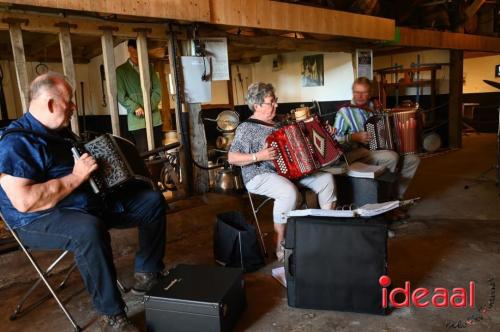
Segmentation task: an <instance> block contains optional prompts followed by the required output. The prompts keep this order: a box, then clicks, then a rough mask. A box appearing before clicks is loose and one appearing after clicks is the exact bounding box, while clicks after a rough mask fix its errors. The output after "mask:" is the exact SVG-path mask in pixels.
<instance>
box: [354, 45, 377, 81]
mask: <svg viewBox="0 0 500 332" xmlns="http://www.w3.org/2000/svg"><path fill="white" fill-rule="evenodd" d="M356 70H357V72H356V74H357V75H356V77H362V76H364V77H368V78H369V79H371V80H372V79H373V51H372V50H367V49H365V50H362V49H357V50H356Z"/></svg>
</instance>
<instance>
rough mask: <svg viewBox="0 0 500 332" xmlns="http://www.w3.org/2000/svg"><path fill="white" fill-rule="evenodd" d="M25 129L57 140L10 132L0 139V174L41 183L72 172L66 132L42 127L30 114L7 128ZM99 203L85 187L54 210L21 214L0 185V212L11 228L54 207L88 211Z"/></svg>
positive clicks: (25, 223) (69, 145)
mask: <svg viewBox="0 0 500 332" xmlns="http://www.w3.org/2000/svg"><path fill="white" fill-rule="evenodd" d="M10 128H24V129H29V130H32V131H35V132H38V133H42V134H46V135H50V136H56V137H59V138H61V139H60V140H57V139H52V138H50V139H49V138H47V137H41V136H37V135H33V134H27V133H11V134H8V135H5V136H4V137H3V138H2V139H1V140H0V173H3V174H8V175H12V176H15V177H19V178H25V179H30V180H33V181H35V182H36V183H43V182H46V181H49V180H51V179H56V178H61V177H63V176H65V175H68V174H70V173H71V172H72V171H73V165H74V159H73V156H72V154H71V146H72V145H71V142H70V141H65V140H64V138H65V137H68V138H69V137H70V132H69V130H63V131H60V132H56V131H52V130H49V129H47V128H45V127H44V126H43V125H42V124H41V123H40V122H39V121H38V120H37V119H35V118H34V117H33V116H32V115H31V114H30V113H29V112H28V113H26V114H25V115H23V116H22V117H21V118H19V119H18V120H16V121H14V122H12V123H11V124H10V125H9V126H8V127H7V129H10ZM97 204H98V201H97V200H96V197H95V196H94V195H93V194H92V193H91V191H90V190H89V186H88V185H87V184H84V185H82V186H80V187H79V188H77V189H76V190H75V191H73V192H72V193H71V194H70V195H68V196H67V197H66V198H64V199H63V200H62V201H60V202H59V203H58V204H57V205H56V206H55V207H54V208H52V209H48V210H44V211H39V212H27V213H22V212H19V211H18V210H16V209H15V208H14V207H13V206H12V204H11V202H10V200H9V199H8V197H7V195H6V194H5V191H4V190H3V189H2V188H1V186H0V210H1V211H2V214H3V215H4V217H5V219H6V221H7V222H8V223H9V225H10V226H11V227H12V228H18V227H22V226H25V225H27V224H29V223H31V222H33V221H34V220H36V219H38V218H40V217H42V216H44V215H46V214H48V213H50V212H51V211H52V210H54V209H55V208H72V209H80V210H85V211H89V210H91V209H93V208H94V207H96V206H97Z"/></svg>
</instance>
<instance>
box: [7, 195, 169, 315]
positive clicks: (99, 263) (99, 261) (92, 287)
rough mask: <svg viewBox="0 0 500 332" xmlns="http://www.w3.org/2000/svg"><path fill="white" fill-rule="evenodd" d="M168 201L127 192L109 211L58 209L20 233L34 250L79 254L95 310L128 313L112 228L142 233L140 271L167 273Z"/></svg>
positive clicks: (113, 200)
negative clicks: (115, 260)
mask: <svg viewBox="0 0 500 332" xmlns="http://www.w3.org/2000/svg"><path fill="white" fill-rule="evenodd" d="M165 210H166V202H165V200H164V198H163V195H162V194H161V193H159V192H155V191H152V190H150V189H145V188H133V190H131V189H130V188H127V190H122V191H121V192H120V193H117V194H115V195H113V197H112V198H111V199H110V201H109V205H108V207H107V208H106V209H104V211H100V212H97V213H96V212H92V213H91V212H88V211H83V210H76V209H68V208H60V209H58V208H56V209H54V211H53V212H51V213H50V214H49V215H46V216H44V217H42V218H40V219H37V220H35V221H34V222H32V223H30V224H28V225H26V226H23V227H21V228H17V229H16V231H17V233H18V235H19V237H20V238H21V240H22V241H23V243H24V244H25V245H26V246H28V247H30V248H32V249H64V250H69V251H71V252H73V254H74V255H75V261H76V264H77V266H78V269H79V270H80V273H81V275H82V278H83V281H84V283H85V287H86V288H87V291H88V292H89V294H90V295H91V297H92V302H93V304H94V307H95V309H96V310H97V311H98V312H99V313H101V314H104V315H116V314H119V313H122V312H123V310H124V308H125V303H124V301H123V299H122V297H121V295H120V291H119V290H118V287H117V285H116V270H115V266H114V263H113V253H112V250H111V238H110V235H109V232H108V230H109V229H110V228H130V227H134V226H137V227H138V229H139V250H138V251H137V252H136V258H135V271H136V272H159V271H161V270H163V268H164V264H163V257H164V255H165V238H166V217H165Z"/></svg>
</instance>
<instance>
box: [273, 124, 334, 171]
mask: <svg viewBox="0 0 500 332" xmlns="http://www.w3.org/2000/svg"><path fill="white" fill-rule="evenodd" d="M266 142H267V145H268V146H270V147H274V148H275V149H276V151H277V154H278V156H277V158H276V159H275V160H274V161H273V162H274V166H275V168H276V171H277V172H278V174H279V175H281V176H284V177H286V178H288V179H290V180H296V179H299V178H301V177H304V176H306V175H309V174H311V173H314V172H315V171H316V170H318V169H319V168H321V167H324V166H327V165H329V164H331V163H333V162H335V161H336V160H337V159H338V158H339V157H340V156H341V155H342V152H341V151H340V149H339V147H338V144H337V143H336V142H335V141H334V140H333V138H332V137H331V136H330V135H329V134H328V132H327V131H326V130H325V129H324V128H323V126H322V125H321V123H320V122H319V121H318V120H317V119H316V118H315V119H311V120H306V121H304V122H299V123H293V124H289V125H285V126H283V127H281V128H280V129H278V130H276V131H275V132H273V133H272V134H271V135H269V136H268V137H267V139H266Z"/></svg>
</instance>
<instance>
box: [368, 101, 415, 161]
mask: <svg viewBox="0 0 500 332" xmlns="http://www.w3.org/2000/svg"><path fill="white" fill-rule="evenodd" d="M364 128H365V131H366V132H369V133H370V134H371V139H370V142H369V143H368V147H369V148H370V150H395V151H397V152H398V153H399V154H401V155H406V154H414V153H418V151H419V147H420V144H419V142H420V139H419V130H418V129H419V121H418V109H416V108H398V109H392V110H388V112H384V113H382V114H376V115H373V116H371V117H370V118H368V120H366V123H365V125H364Z"/></svg>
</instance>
